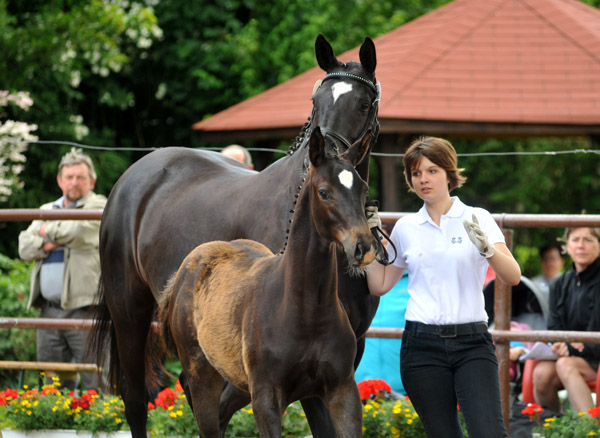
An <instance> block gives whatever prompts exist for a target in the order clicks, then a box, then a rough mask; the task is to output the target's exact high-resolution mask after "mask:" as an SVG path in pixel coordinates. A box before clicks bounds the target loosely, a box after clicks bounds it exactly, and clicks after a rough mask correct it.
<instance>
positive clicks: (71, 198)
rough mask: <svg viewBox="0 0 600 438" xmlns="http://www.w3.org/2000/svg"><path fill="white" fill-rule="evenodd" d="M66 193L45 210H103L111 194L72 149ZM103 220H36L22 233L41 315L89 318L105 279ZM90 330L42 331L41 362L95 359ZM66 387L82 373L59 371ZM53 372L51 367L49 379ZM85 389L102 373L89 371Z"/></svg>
mask: <svg viewBox="0 0 600 438" xmlns="http://www.w3.org/2000/svg"><path fill="white" fill-rule="evenodd" d="M56 180H57V182H58V186H59V187H60V189H61V191H62V196H61V197H60V198H58V199H57V200H56V201H54V202H51V203H48V204H44V205H42V206H41V207H40V208H41V209H61V208H82V209H102V208H104V205H105V204H106V197H104V196H103V195H97V194H96V193H94V192H93V191H92V189H93V188H94V184H95V182H96V172H95V171H94V165H93V163H92V160H91V159H90V157H88V156H87V155H85V154H83V153H82V152H81V150H80V149H75V148H72V149H71V151H70V152H69V153H67V154H66V155H65V156H64V157H62V159H61V161H60V164H59V166H58V176H57V177H56ZM99 228H100V221H99V220H48V221H42V220H35V221H33V222H32V223H31V225H30V226H29V227H28V228H27V229H26V230H25V231H22V232H21V233H20V234H19V255H20V257H21V258H22V259H23V260H26V261H35V265H34V267H33V272H32V274H31V290H30V296H29V302H28V307H32V306H35V307H40V308H41V315H40V316H41V317H42V318H68V319H80V318H89V317H90V316H89V314H88V310H89V309H90V306H92V305H93V304H94V303H95V300H96V296H97V292H98V281H99V278H100V256H99V253H98V241H99V238H98V233H99ZM87 335H88V333H87V331H85V330H55V329H50V330H38V332H37V356H38V360H39V361H41V362H75V363H86V362H87V363H94V358H93V357H87V351H86V348H85V343H86V338H87ZM58 376H59V378H60V380H61V385H62V387H67V388H69V389H71V390H73V389H75V388H76V387H77V385H78V381H77V379H78V376H77V373H58ZM51 377H52V373H50V372H46V378H47V383H52V379H51ZM82 380H83V385H84V387H85V388H86V389H92V388H93V389H97V388H98V381H97V375H96V374H94V373H84V374H83V375H82Z"/></svg>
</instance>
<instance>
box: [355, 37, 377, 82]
mask: <svg viewBox="0 0 600 438" xmlns="http://www.w3.org/2000/svg"><path fill="white" fill-rule="evenodd" d="M358 56H359V58H360V63H361V64H362V66H363V67H364V69H365V70H366V71H367V72H368V73H369V74H371V76H373V75H374V73H375V67H377V56H376V55H375V44H374V43H373V40H372V39H371V38H369V37H366V38H365V41H364V42H363V43H362V46H360V52H359V54H358Z"/></svg>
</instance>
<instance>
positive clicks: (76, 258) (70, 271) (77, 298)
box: [19, 192, 106, 310]
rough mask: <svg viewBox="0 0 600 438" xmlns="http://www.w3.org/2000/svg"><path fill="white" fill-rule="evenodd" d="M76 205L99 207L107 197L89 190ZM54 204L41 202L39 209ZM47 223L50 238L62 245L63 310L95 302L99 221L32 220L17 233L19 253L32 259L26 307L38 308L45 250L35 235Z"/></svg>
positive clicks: (42, 241) (49, 207) (89, 207)
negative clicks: (63, 254)
mask: <svg viewBox="0 0 600 438" xmlns="http://www.w3.org/2000/svg"><path fill="white" fill-rule="evenodd" d="M82 201H83V202H81V201H80V205H79V206H78V207H77V208H82V209H102V208H104V206H105V204H106V197H105V196H103V195H97V194H96V193H94V192H89V193H88V194H87V195H86V196H85V197H84V198H82ZM52 205H53V203H52V202H51V203H48V204H44V205H42V206H41V207H40V209H52ZM43 223H45V224H46V235H47V236H48V239H49V240H52V241H54V242H58V243H60V244H61V245H63V246H64V249H65V259H64V276H63V291H62V296H61V300H60V303H61V306H62V308H63V309H65V310H69V309H76V308H79V307H85V306H89V305H91V304H94V303H95V300H96V296H97V293H98V282H99V280H100V255H99V253H98V243H99V231H100V221H99V220H52V221H42V220H34V221H33V222H32V223H31V225H30V226H29V227H28V228H27V229H26V230H25V231H22V232H21V233H20V234H19V256H20V257H21V258H22V259H23V260H25V261H28V262H29V261H33V260H35V265H34V267H33V271H32V273H31V287H30V293H29V302H28V303H27V307H28V308H31V307H32V306H36V307H40V306H41V304H42V296H41V293H40V269H41V268H42V260H43V259H45V258H46V257H48V253H46V252H44V251H43V250H42V246H43V244H44V239H43V238H42V236H40V235H39V234H38V231H39V229H40V227H41V226H42V224H43Z"/></svg>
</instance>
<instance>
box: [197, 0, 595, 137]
mask: <svg viewBox="0 0 600 438" xmlns="http://www.w3.org/2000/svg"><path fill="white" fill-rule="evenodd" d="M374 41H375V46H376V49H377V60H378V65H377V70H376V75H377V79H378V80H379V81H380V82H381V84H382V89H383V92H382V99H381V103H380V107H379V120H380V122H381V125H382V131H383V132H385V131H386V129H385V126H386V122H393V121H398V120H424V121H450V122H452V121H455V122H481V123H516V124H532V123H533V124H537V123H541V124H575V125H589V124H592V125H593V124H600V10H598V9H595V8H593V7H590V6H587V5H585V4H583V3H581V2H579V1H577V0H485V1H481V0H455V1H453V2H451V3H448V4H447V5H445V6H443V7H441V8H439V9H437V10H435V11H433V12H431V13H429V14H426V15H424V16H422V17H420V18H418V19H416V20H413V21H412V22H409V23H407V24H405V25H403V26H401V27H399V28H397V29H395V30H393V31H391V32H388V33H387V34H385V35H382V36H380V37H379V38H377V39H375V40H374ZM338 58H339V59H340V60H343V61H348V60H358V48H355V49H353V50H350V51H348V52H346V53H344V54H342V55H340V56H339V57H338ZM322 76H323V72H322V71H321V70H320V69H319V68H318V67H315V68H313V69H311V70H309V71H307V72H305V73H303V74H301V75H299V76H297V77H295V78H293V79H291V80H289V81H287V82H285V83H283V84H280V85H278V86H276V87H274V88H272V89H270V90H267V91H266V92H264V93H262V94H259V95H257V96H255V97H253V98H251V99H248V100H246V101H244V102H241V103H239V104H237V105H234V106H232V107H230V108H228V109H226V110H224V111H222V112H220V113H218V114H216V115H214V116H212V117H211V118H209V119H207V120H204V121H202V122H199V123H196V124H195V125H194V129H199V130H204V131H237V130H264V129H280V128H299V127H300V126H301V125H302V124H303V123H304V122H305V121H306V119H307V117H308V116H309V115H310V111H311V108H312V105H311V100H310V97H311V96H310V95H311V92H312V87H313V83H314V81H315V80H317V79H319V78H320V77H322Z"/></svg>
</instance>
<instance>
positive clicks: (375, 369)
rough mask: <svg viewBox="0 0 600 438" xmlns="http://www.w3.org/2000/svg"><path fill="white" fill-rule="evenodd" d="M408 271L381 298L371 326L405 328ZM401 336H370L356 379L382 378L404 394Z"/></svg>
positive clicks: (357, 380)
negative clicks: (401, 366)
mask: <svg viewBox="0 0 600 438" xmlns="http://www.w3.org/2000/svg"><path fill="white" fill-rule="evenodd" d="M408 298H409V295H408V273H404V276H403V277H402V278H401V279H400V281H399V282H398V283H396V285H395V286H394V287H393V288H392V290H390V291H389V292H388V293H387V294H385V295H384V296H382V297H381V301H380V303H379V308H378V309H377V313H376V314H375V318H374V319H373V322H372V323H371V327H398V328H404V324H405V322H406V320H405V319H404V314H405V313H406V304H407V303H408ZM400 345H402V340H401V339H378V338H367V342H366V347H365V353H364V355H363V357H362V360H361V362H360V365H359V366H358V369H357V370H356V373H355V378H356V382H357V383H358V382H361V381H362V380H367V379H383V380H385V381H386V382H387V383H388V384H389V385H390V386H391V387H392V390H394V391H395V392H399V393H401V394H405V392H404V386H402V379H401V378H400Z"/></svg>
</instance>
